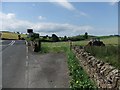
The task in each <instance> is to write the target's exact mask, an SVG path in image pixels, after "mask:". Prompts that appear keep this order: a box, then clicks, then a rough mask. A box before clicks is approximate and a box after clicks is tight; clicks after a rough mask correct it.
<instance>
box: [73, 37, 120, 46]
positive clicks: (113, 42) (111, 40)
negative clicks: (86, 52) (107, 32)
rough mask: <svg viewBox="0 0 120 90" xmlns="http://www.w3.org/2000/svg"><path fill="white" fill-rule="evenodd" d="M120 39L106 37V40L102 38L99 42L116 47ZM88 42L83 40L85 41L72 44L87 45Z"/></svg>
mask: <svg viewBox="0 0 120 90" xmlns="http://www.w3.org/2000/svg"><path fill="white" fill-rule="evenodd" d="M119 39H120V37H119V38H118V37H108V38H103V39H101V41H103V42H104V43H105V45H118V40H119ZM88 42H89V40H85V41H76V42H73V44H75V45H82V46H84V45H87V43H88Z"/></svg>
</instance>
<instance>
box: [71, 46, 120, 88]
mask: <svg viewBox="0 0 120 90" xmlns="http://www.w3.org/2000/svg"><path fill="white" fill-rule="evenodd" d="M72 50H73V51H74V53H75V54H76V57H77V58H78V59H79V61H80V64H81V66H82V67H83V68H84V69H85V70H86V72H87V73H88V75H89V76H90V78H91V79H92V80H94V81H95V82H96V84H97V86H98V88H116V89H120V70H118V69H116V68H115V67H113V66H111V65H110V64H108V63H104V62H103V61H101V60H98V59H96V58H95V57H94V56H91V55H90V53H87V52H85V51H84V49H83V48H82V47H81V46H73V47H72Z"/></svg>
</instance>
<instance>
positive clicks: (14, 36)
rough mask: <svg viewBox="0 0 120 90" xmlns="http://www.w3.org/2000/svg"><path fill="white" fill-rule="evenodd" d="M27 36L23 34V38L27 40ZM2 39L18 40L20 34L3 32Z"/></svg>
mask: <svg viewBox="0 0 120 90" xmlns="http://www.w3.org/2000/svg"><path fill="white" fill-rule="evenodd" d="M25 37H26V35H25V34H21V38H25ZM1 38H4V39H16V40H17V39H18V34H17V33H12V32H2V36H1Z"/></svg>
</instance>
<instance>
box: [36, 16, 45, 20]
mask: <svg viewBox="0 0 120 90" xmlns="http://www.w3.org/2000/svg"><path fill="white" fill-rule="evenodd" d="M38 19H39V20H45V19H46V18H45V17H43V16H38Z"/></svg>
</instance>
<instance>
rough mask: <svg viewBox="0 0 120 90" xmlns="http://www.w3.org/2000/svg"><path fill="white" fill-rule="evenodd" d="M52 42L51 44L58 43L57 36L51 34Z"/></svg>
mask: <svg viewBox="0 0 120 90" xmlns="http://www.w3.org/2000/svg"><path fill="white" fill-rule="evenodd" d="M52 41H53V42H58V41H59V38H58V36H57V35H55V34H52Z"/></svg>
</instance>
